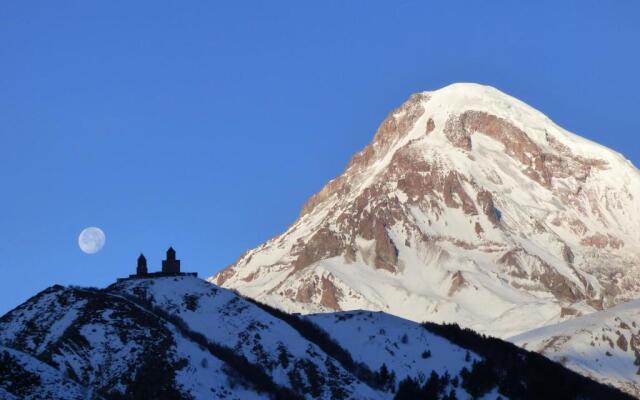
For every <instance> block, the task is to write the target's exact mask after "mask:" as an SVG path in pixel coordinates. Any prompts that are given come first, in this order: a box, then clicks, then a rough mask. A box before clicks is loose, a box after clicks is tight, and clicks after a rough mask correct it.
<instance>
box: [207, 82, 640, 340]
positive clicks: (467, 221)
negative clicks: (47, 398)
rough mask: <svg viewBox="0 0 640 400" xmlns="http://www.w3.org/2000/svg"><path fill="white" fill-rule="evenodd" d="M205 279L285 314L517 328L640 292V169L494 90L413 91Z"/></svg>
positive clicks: (506, 332)
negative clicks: (374, 315) (315, 185)
mask: <svg viewBox="0 0 640 400" xmlns="http://www.w3.org/2000/svg"><path fill="white" fill-rule="evenodd" d="M210 280H211V281H212V282H215V283H217V284H219V285H221V286H224V287H228V288H233V289H236V290H238V291H239V292H240V293H242V294H243V295H246V296H249V297H252V298H254V299H257V300H259V301H262V302H265V303H268V304H271V305H273V306H276V307H279V308H281V309H284V310H287V311H290V312H302V313H314V312H321V311H338V310H354V309H368V310H381V311H384V312H387V313H390V314H394V315H397V316H401V317H403V318H407V319H410V320H414V321H427V320H428V321H435V322H457V323H460V324H462V325H463V326H467V327H470V328H473V329H475V330H478V331H481V332H484V333H488V334H491V335H495V336H498V337H508V336H512V335H515V334H518V333H522V332H525V331H528V330H531V329H533V328H537V327H540V326H543V325H546V324H550V323H554V322H557V321H560V320H563V319H566V318H567V317H574V316H577V315H582V314H586V313H590V312H594V311H596V310H602V309H605V308H608V307H611V306H613V305H616V304H619V303H621V302H623V301H626V300H630V299H634V298H637V297H638V296H639V295H640V173H639V172H638V170H637V169H636V168H635V167H634V166H633V165H632V164H631V163H630V162H629V161H627V160H626V159H625V158H624V157H623V156H622V155H620V154H618V153H616V152H614V151H612V150H609V149H607V148H605V147H603V146H601V145H598V144H596V143H593V142H590V141H588V140H586V139H583V138H581V137H579V136H576V135H574V134H572V133H569V132H567V131H565V130H564V129H562V128H560V127H559V126H557V125H556V124H554V123H553V122H552V121H551V120H550V119H549V118H547V117H546V116H544V115H543V114H542V113H540V112H539V111H537V110H535V109H533V108H531V107H529V106H527V105H526V104H524V103H522V102H521V101H519V100H517V99H515V98H513V97H510V96H508V95H506V94H504V93H502V92H500V91H498V90H496V89H494V88H491V87H487V86H481V85H476V84H454V85H451V86H447V87H445V88H443V89H440V90H436V91H433V92H423V93H418V94H415V95H413V96H411V97H410V98H409V100H407V101H406V102H405V103H404V104H402V105H401V106H400V107H399V108H398V109H396V110H394V111H393V112H391V114H389V116H388V117H387V118H386V119H385V120H384V122H382V124H381V126H380V128H379V129H378V131H377V132H376V134H375V136H374V138H373V142H372V143H371V144H369V145H368V146H367V147H366V148H365V149H364V150H362V151H361V152H359V153H357V154H356V155H355V156H354V157H353V158H352V160H351V161H350V162H349V164H348V166H347V168H346V170H345V171H344V173H343V174H342V175H340V176H338V177H337V178H335V179H333V180H331V181H329V183H327V184H326V185H325V186H324V188H323V189H322V190H321V191H320V192H318V193H317V194H315V195H314V196H313V197H311V198H310V199H309V200H308V201H307V203H306V204H305V205H304V207H303V208H302V212H301V214H300V217H299V218H298V219H297V220H296V221H295V222H294V223H293V224H292V225H291V226H290V228H289V229H288V230H287V231H286V232H284V233H283V234H281V235H279V236H277V237H275V238H273V239H271V240H269V241H268V242H266V243H264V244H262V245H260V246H259V247H257V248H255V249H253V250H250V251H247V252H246V253H245V254H244V255H242V256H241V257H240V258H239V259H238V260H237V261H236V262H235V263H234V264H232V265H230V266H229V267H227V268H226V269H224V270H222V271H220V272H219V273H217V274H216V275H215V276H213V277H211V278H210Z"/></svg>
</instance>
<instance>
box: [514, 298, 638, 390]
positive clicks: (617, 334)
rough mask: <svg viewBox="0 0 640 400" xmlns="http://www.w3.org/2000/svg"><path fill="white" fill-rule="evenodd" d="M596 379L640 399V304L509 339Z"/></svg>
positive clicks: (612, 309)
mask: <svg viewBox="0 0 640 400" xmlns="http://www.w3.org/2000/svg"><path fill="white" fill-rule="evenodd" d="M509 340H510V341H512V342H514V343H516V344H518V345H520V346H522V347H523V348H525V349H528V350H532V351H537V352H540V353H541V354H544V355H545V356H547V357H549V358H550V359H552V360H555V361H557V362H559V363H561V364H563V365H564V366H566V367H568V368H570V369H572V370H574V371H576V372H578V373H580V374H582V375H586V376H589V377H592V378H593V379H595V380H598V381H600V382H603V383H607V384H611V385H613V386H616V387H618V388H620V389H622V390H624V391H626V392H628V393H631V394H633V395H634V396H636V397H640V377H639V375H640V301H639V300H636V301H631V302H628V303H624V304H621V305H618V306H616V307H612V308H610V309H608V310H604V311H599V312H596V313H593V314H589V315H584V316H580V317H577V318H574V319H572V320H569V321H564V322H560V323H558V324H554V325H551V326H545V327H542V328H538V329H534V330H533V331H530V332H526V333H523V334H520V335H518V336H515V337H513V338H509Z"/></svg>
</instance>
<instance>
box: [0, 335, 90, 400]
mask: <svg viewBox="0 0 640 400" xmlns="http://www.w3.org/2000/svg"><path fill="white" fill-rule="evenodd" d="M89 393H91V390H90V389H89V388H86V387H83V386H81V385H79V384H78V383H76V382H74V381H73V380H71V379H70V378H69V377H67V376H65V375H64V374H63V373H62V372H61V371H59V370H57V369H55V368H52V367H51V366H50V365H48V364H46V363H44V362H42V361H40V360H38V359H37V358H35V357H32V356H30V355H28V354H25V353H23V352H20V351H17V350H14V349H10V348H7V347H3V346H0V399H3V400H27V399H58V400H85V399H87V398H91V397H90V396H88V394H89ZM97 398H98V399H99V398H100V397H97Z"/></svg>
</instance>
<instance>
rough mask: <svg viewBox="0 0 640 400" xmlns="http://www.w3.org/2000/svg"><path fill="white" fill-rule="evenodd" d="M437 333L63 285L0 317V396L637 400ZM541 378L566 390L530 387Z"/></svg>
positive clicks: (514, 354)
mask: <svg viewBox="0 0 640 400" xmlns="http://www.w3.org/2000/svg"><path fill="white" fill-rule="evenodd" d="M439 329H441V331H440V332H436V331H434V326H430V327H425V326H421V325H419V324H417V323H415V322H412V321H408V320H403V319H401V318H398V317H394V316H390V315H387V314H384V313H379V312H378V313H374V312H368V311H361V312H342V313H337V314H333V315H332V314H322V315H311V316H300V315H290V314H286V313H283V312H281V311H279V310H277V309H274V308H270V307H268V306H266V305H264V304H260V303H256V302H254V301H253V300H250V299H247V298H244V297H242V296H239V295H238V294H236V293H234V292H232V291H230V290H228V289H224V288H220V287H217V286H215V285H213V284H211V283H209V282H206V281H203V280H200V279H198V278H195V277H192V276H172V277H155V278H144V279H127V280H122V281H119V282H117V283H115V284H113V285H111V286H109V287H107V288H106V289H95V288H78V287H62V286H53V287H51V288H49V289H47V290H45V291H43V292H41V293H39V294H38V295H36V296H34V297H33V298H31V299H29V300H28V301H27V302H25V303H24V304H22V305H20V306H19V307H17V308H16V309H14V310H12V311H11V312H9V313H8V314H6V315H5V316H3V317H2V318H0V397H1V398H7V399H23V398H24V399H41V398H56V399H57V398H61V399H73V400H75V399H81V398H82V399H85V398H92V399H93V398H96V399H101V398H104V399H141V400H142V399H144V400H146V399H194V400H199V399H212V398H214V399H254V398H256V399H258V398H261V399H262V398H264V399H266V398H279V399H298V398H299V399H303V398H305V399H392V398H395V395H396V394H398V396H399V397H398V398H400V399H402V398H416V397H420V396H422V395H416V393H415V391H416V390H418V391H420V390H424V391H430V393H439V394H440V397H441V398H442V396H444V395H447V396H448V395H451V394H454V395H455V396H456V398H458V399H470V398H472V397H475V398H484V397H483V396H493V397H491V398H494V397H495V396H496V395H497V394H498V393H500V395H501V396H502V398H511V397H513V398H526V399H529V398H531V399H534V398H538V397H539V396H543V397H548V396H549V394H550V393H552V394H559V395H562V396H563V397H564V398H585V399H597V398H599V396H600V394H606V395H607V397H608V398H611V399H626V398H627V397H626V396H625V395H623V394H622V393H620V392H618V391H617V390H614V389H612V388H609V387H606V386H603V385H599V384H597V383H595V382H593V381H591V380H588V379H586V378H584V377H581V376H579V375H578V374H575V373H573V372H570V371H569V370H566V369H564V368H562V367H560V368H558V366H557V364H555V363H553V362H551V361H549V360H546V359H542V362H541V360H537V359H536V357H539V356H538V355H537V354H534V355H532V354H533V353H528V352H525V351H524V350H522V349H519V348H517V347H515V346H513V345H511V344H509V343H506V342H500V343H501V344H500V343H498V345H499V349H500V350H499V353H500V355H501V356H500V357H498V360H497V361H494V360H491V358H492V357H493V354H495V352H496V351H495V349H494V350H491V349H490V347H491V346H487V345H486V344H483V343H482V341H483V340H485V341H486V340H488V339H486V338H482V337H480V336H479V335H477V334H475V333H473V332H462V331H459V330H458V328H455V327H441V328H439ZM448 334H452V335H453V336H452V337H451V338H450V337H449V336H447V335H448ZM449 339H450V340H449ZM456 340H462V341H463V343H458V342H456ZM454 343H456V344H454ZM464 343H468V347H466V345H465V344H464ZM478 344H480V345H479V346H478ZM493 344H495V343H493ZM509 346H511V347H509ZM474 349H475V350H474ZM487 349H489V350H490V351H488V352H485V350H487ZM481 352H484V353H482V354H480V353H481ZM505 360H507V361H506V362H505ZM534 365H535V368H533V366H534ZM36 377H38V378H36ZM541 377H544V378H545V379H548V380H551V381H552V382H564V383H565V384H564V386H565V387H564V388H562V390H564V392H558V391H556V390H555V389H553V390H552V391H550V390H549V388H548V387H546V386H540V387H536V388H534V389H528V387H531V386H533V383H535V382H538V381H539V380H540V379H541ZM551 386H552V387H553V385H551ZM523 390H525V391H524V394H523ZM536 390H537V391H536ZM402 393H404V395H403V394H402ZM420 393H423V392H420ZM425 393H426V392H425ZM511 394H513V396H511ZM527 394H528V395H527Z"/></svg>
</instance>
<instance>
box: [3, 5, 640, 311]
mask: <svg viewBox="0 0 640 400" xmlns="http://www.w3.org/2000/svg"><path fill="white" fill-rule="evenodd" d="M435 3H436V2H433V3H431V4H429V3H428V2H423V1H387V2H379V1H321V2H320V1H319V2H300V1H290V2H277V1H276V2H266V1H256V2H247V1H229V2H224V4H223V2H205V1H201V2H176V1H170V2H169V1H149V2H142V1H139V2H131V1H102V2H81V1H77V2H67V1H55V2H53V1H42V2H25V1H14V2H2V3H1V4H0V148H1V150H2V153H1V155H0V182H1V184H2V189H3V191H2V195H1V196H0V212H1V217H0V272H1V273H2V275H1V276H2V278H1V279H0V314H1V313H4V312H5V311H7V310H9V309H10V308H12V307H14V306H15V305H17V304H19V303H21V302H22V301H24V300H25V299H26V298H28V297H29V296H31V295H33V294H35V293H36V292H37V291H39V290H42V289H44V288H45V287H47V286H49V285H52V284H54V283H61V284H78V285H92V286H104V285H107V284H109V283H110V282H112V281H113V280H115V278H116V277H119V276H125V275H127V274H129V273H131V272H133V269H134V265H135V259H136V257H137V255H138V253H139V252H140V251H144V253H145V254H146V255H147V258H148V259H149V262H150V265H151V267H152V268H157V266H158V265H159V263H160V260H161V258H162V256H163V255H164V250H165V249H166V248H167V247H168V246H169V245H173V246H174V247H175V248H176V249H177V251H178V256H179V257H180V258H181V259H182V260H183V269H186V270H192V271H197V272H199V273H200V275H201V276H208V275H211V274H213V273H214V272H216V271H217V270H218V269H220V268H221V267H224V266H226V265H227V264H229V263H231V262H233V261H234V260H235V259H236V258H237V257H238V256H239V255H240V254H241V253H242V252H243V251H245V250H246V249H249V248H252V247H254V246H256V245H257V244H259V243H261V242H262V241H265V240H267V239H269V238H271V237H272V236H274V235H275V234H277V233H280V232H282V231H283V230H284V229H286V227H287V226H288V224H290V223H291V222H293V220H294V219H295V217H296V215H297V214H298V212H299V210H300V207H301V206H302V204H303V203H304V201H305V200H306V199H307V198H308V197H309V196H310V195H311V194H313V193H314V192H315V191H317V190H319V189H320V188H321V187H322V185H323V184H324V183H325V182H326V181H327V180H329V179H330V178H332V177H334V176H335V175H337V174H339V173H340V172H341V171H342V169H343V168H344V166H345V165H346V163H347V161H348V159H349V158H350V156H351V155H352V154H353V153H354V152H356V151H358V150H359V149H361V148H362V147H363V146H365V145H366V144H367V143H368V142H369V141H370V139H371V137H372V135H373V133H374V131H375V129H376V127H377V125H378V124H379V123H380V121H381V120H382V119H383V118H384V117H385V115H386V114H387V113H388V112H389V111H390V110H391V109H392V108H393V107H395V106H397V105H399V104H400V103H401V102H402V101H403V100H404V99H406V98H407V97H408V96H409V95H410V94H411V93H413V92H417V91H422V90H431V89H436V88H439V87H442V86H445V85H447V84H449V83H452V82H457V81H467V82H469V81H471V82H479V83H483V84H489V85H492V86H495V87H497V88H499V89H501V90H503V91H505V92H507V93H509V94H511V95H514V96H516V97H518V98H520V99H522V100H524V101H525V102H527V103H529V104H531V105H533V106H534V107H537V108H538V109H540V110H542V111H543V112H545V113H546V114H547V115H549V116H550V117H551V118H552V119H554V120H555V121H556V122H557V123H559V124H560V125H561V126H563V127H565V128H567V129H569V130H571V131H573V132H576V133H578V134H580V135H582V136H586V137H587V138H590V139H592V140H595V141H598V142H600V143H602V144H604V145H606V146H609V147H612V148H614V149H616V150H618V151H620V152H622V153H623V154H624V155H625V156H626V157H627V158H629V159H630V160H632V161H633V162H634V164H635V165H639V164H640V145H639V143H640V141H639V139H638V134H639V133H640V118H638V113H639V111H638V110H640V76H639V71H640V48H639V46H640V44H639V43H640V24H639V23H638V17H639V16H640V2H638V1H615V2H597V1H562V2H559V1H547V2H544V1H543V2H540V1H536V2H528V3H529V4H526V5H525V4H524V2H514V1H491V2H486V1H483V2H479V1H468V2H464V3H463V2H456V1H453V2H451V1H447V2H437V3H438V4H435ZM444 4H446V5H444ZM92 225H94V226H99V227H101V228H102V229H103V230H104V231H105V232H106V235H107V244H106V246H105V248H104V249H103V250H102V251H101V252H99V253H97V254H95V255H86V254H84V253H81V252H80V250H79V248H78V245H77V242H76V240H77V235H78V234H79V232H80V231H81V229H82V228H84V227H86V226H92Z"/></svg>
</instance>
